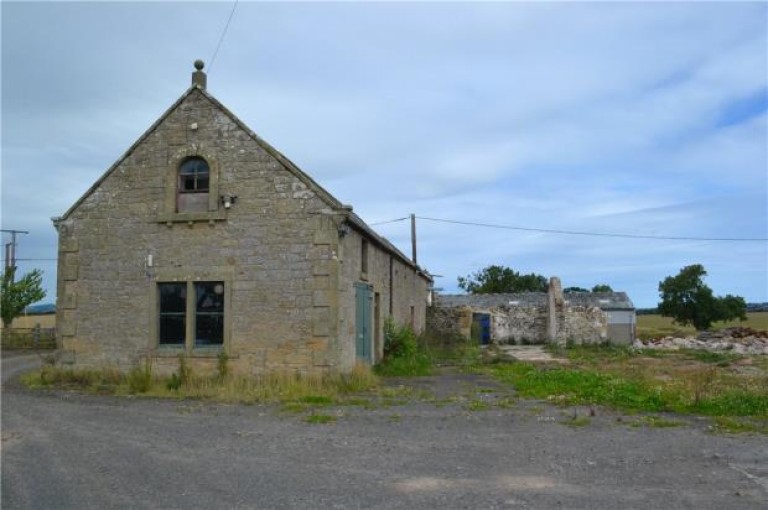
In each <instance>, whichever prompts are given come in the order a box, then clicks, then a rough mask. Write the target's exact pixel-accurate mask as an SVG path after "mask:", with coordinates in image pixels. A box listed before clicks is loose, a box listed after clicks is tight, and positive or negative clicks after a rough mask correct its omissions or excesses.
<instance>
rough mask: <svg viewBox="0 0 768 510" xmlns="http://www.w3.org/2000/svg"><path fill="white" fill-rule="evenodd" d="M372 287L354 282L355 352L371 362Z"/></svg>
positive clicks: (367, 361) (358, 356)
mask: <svg viewBox="0 0 768 510" xmlns="http://www.w3.org/2000/svg"><path fill="white" fill-rule="evenodd" d="M372 300H373V289H372V288H371V286H370V285H368V284H366V283H356V284H355V353H356V355H357V359H359V360H362V361H365V362H366V363H373V349H372V344H371V301H372Z"/></svg>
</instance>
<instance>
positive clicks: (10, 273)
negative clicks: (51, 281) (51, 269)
mask: <svg viewBox="0 0 768 510" xmlns="http://www.w3.org/2000/svg"><path fill="white" fill-rule="evenodd" d="M15 276H16V268H15V267H7V268H5V271H4V272H3V281H2V284H0V308H1V309H0V315H2V320H3V327H6V328H7V327H8V326H10V325H11V322H12V321H13V319H15V318H16V317H18V316H19V315H21V314H22V312H23V311H24V309H25V308H26V307H27V306H29V305H31V304H32V303H35V302H37V301H40V300H41V299H43V298H44V297H45V291H44V290H43V288H42V283H43V273H42V272H41V271H40V270H39V269H34V270H32V271H30V272H29V273H27V274H25V275H24V276H23V277H22V278H21V279H20V280H19V281H14V280H15Z"/></svg>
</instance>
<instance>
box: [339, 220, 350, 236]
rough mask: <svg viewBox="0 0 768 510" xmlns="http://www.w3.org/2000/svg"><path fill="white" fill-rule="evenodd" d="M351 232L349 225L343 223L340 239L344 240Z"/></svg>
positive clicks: (340, 226)
mask: <svg viewBox="0 0 768 510" xmlns="http://www.w3.org/2000/svg"><path fill="white" fill-rule="evenodd" d="M349 232H350V230H349V225H347V224H346V223H342V224H341V225H339V238H340V239H343V238H344V237H346V236H347V235H348V234H349Z"/></svg>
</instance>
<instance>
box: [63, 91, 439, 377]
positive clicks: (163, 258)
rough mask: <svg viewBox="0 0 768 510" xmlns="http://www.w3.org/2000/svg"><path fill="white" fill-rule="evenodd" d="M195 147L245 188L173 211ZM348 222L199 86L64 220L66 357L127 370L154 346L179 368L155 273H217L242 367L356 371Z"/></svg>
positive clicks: (165, 367)
mask: <svg viewBox="0 0 768 510" xmlns="http://www.w3.org/2000/svg"><path fill="white" fill-rule="evenodd" d="M191 155H199V156H202V157H204V158H206V160H208V162H209V165H210V166H211V181H212V182H211V189H212V190H215V192H216V193H217V194H218V195H221V194H233V195H237V197H238V198H237V202H236V203H235V204H234V205H233V206H232V208H231V209H229V210H224V209H223V208H222V207H221V206H220V205H218V203H217V202H218V196H217V197H215V200H214V202H215V204H214V205H213V206H212V207H211V210H209V211H208V212H203V213H196V214H189V213H187V214H184V213H175V210H174V203H173V197H174V193H175V191H174V190H175V179H176V177H175V176H176V172H177V170H178V165H179V164H180V162H181V161H182V160H183V159H184V158H185V157H188V156H191ZM169 186H170V187H171V189H169ZM169 196H170V197H171V198H170V199H169ZM340 221H341V216H340V214H339V211H338V210H337V209H334V208H332V207H330V206H329V205H328V202H327V201H326V200H323V199H321V197H319V196H318V195H317V193H316V192H315V191H314V190H313V189H312V188H311V187H310V186H308V185H307V184H306V183H305V182H303V181H302V180H301V179H299V178H297V177H296V176H295V175H294V174H292V173H291V172H290V171H288V170H287V169H286V168H285V167H284V166H283V165H282V164H281V162H279V161H278V160H276V159H275V158H274V157H273V156H272V155H271V154H269V153H268V152H267V151H265V150H264V149H262V148H261V147H260V146H259V145H258V144H257V143H256V142H255V141H254V140H253V138H252V137H251V136H249V134H248V133H247V132H245V131H243V130H242V129H240V127H239V126H238V125H237V124H236V123H235V122H233V120H232V119H231V118H230V117H229V116H227V115H226V114H225V113H224V112H223V111H222V110H221V109H219V108H217V107H215V105H214V104H213V103H211V102H210V101H209V100H208V99H207V98H206V97H205V96H204V95H203V94H202V93H200V92H197V91H194V92H192V93H191V94H190V95H189V96H187V97H186V98H185V99H184V100H183V102H182V103H181V104H180V105H178V107H177V108H175V109H174V110H173V111H171V112H170V114H169V115H168V116H167V117H166V118H165V119H164V120H163V121H162V122H161V123H160V124H159V125H158V126H157V127H156V128H155V129H154V130H153V131H152V132H151V133H150V134H149V135H148V136H147V137H146V138H145V139H144V140H143V141H142V142H141V143H140V144H139V145H138V146H137V147H135V148H134V149H133V151H132V152H131V153H130V154H129V155H128V157H127V158H125V159H124V160H123V161H122V163H121V164H120V165H119V166H118V167H117V168H116V169H115V170H114V171H112V172H111V173H110V174H109V175H108V176H106V178H104V180H103V181H101V182H100V183H99V184H98V186H97V188H96V189H95V190H94V191H93V192H92V193H90V194H89V195H87V197H86V198H85V199H84V200H83V201H82V202H81V203H80V204H79V205H78V206H77V207H76V208H75V209H74V210H73V211H72V213H71V214H70V215H69V216H68V217H67V218H66V219H65V220H63V221H61V222H60V224H59V235H60V239H59V275H60V277H59V282H58V303H57V304H58V307H57V323H58V324H59V335H60V337H59V343H60V347H61V349H62V353H63V359H64V360H66V361H69V362H72V363H75V364H76V365H77V366H82V367H96V366H103V365H114V366H117V367H119V368H121V369H127V368H129V367H131V366H133V365H135V364H136V363H137V362H139V361H140V360H142V359H144V358H145V357H146V356H148V355H149V356H150V357H152V358H153V359H154V362H155V364H156V367H157V369H158V370H160V371H171V370H175V369H176V368H177V365H178V357H179V355H180V354H182V352H180V351H178V350H174V349H166V348H161V349H159V348H158V347H157V323H158V317H157V306H158V305H157V287H156V286H157V283H158V282H161V281H180V282H181V281H205V280H209V281H213V280H215V281H219V280H220V281H224V282H225V287H226V300H225V329H224V337H225V339H224V349H225V350H226V352H227V353H228V354H229V356H230V357H231V361H230V365H231V366H232V368H233V370H234V371H237V372H241V373H260V372H264V371H269V370H276V369H288V370H299V371H332V370H345V369H348V368H349V364H350V362H349V349H350V345H351V348H352V349H354V342H353V341H350V340H349V338H348V332H349V328H348V324H349V315H348V313H347V312H346V310H348V307H349V295H348V290H349V289H351V287H352V281H354V278H352V277H351V275H350V274H348V271H347V269H348V267H350V266H351V265H352V264H347V263H346V262H347V261H344V262H345V264H343V265H342V260H343V259H342V258H340V257H339V253H340V250H341V246H340V243H339V237H338V233H337V228H338V225H339V223H340ZM347 242H350V241H346V240H345V246H346V244H347ZM371 251H372V253H375V252H376V250H371ZM149 255H151V256H152V265H151V266H149V265H148V256H149ZM375 257H377V262H376V264H381V263H382V262H381V261H380V260H378V259H379V258H381V255H380V254H377V255H375ZM386 264H387V270H386V273H385V274H387V275H388V262H387V263H386ZM377 268H378V266H377ZM400 270H401V271H405V270H404V269H400ZM376 274H377V276H376V278H377V280H376V281H374V286H375V287H376V288H377V289H379V290H377V292H379V291H381V292H382V294H383V293H384V290H383V289H386V288H387V285H386V284H385V282H383V281H380V280H379V278H380V276H378V275H379V271H378V269H377V271H376ZM404 278H405V280H406V281H405V285H406V286H407V285H408V281H407V279H408V275H407V274H406V275H405V276H404ZM411 286H412V287H414V286H417V285H416V284H414V283H412V284H411ZM396 288H399V285H398V286H396ZM425 295H426V294H425ZM387 299H388V298H387ZM387 299H385V298H384V296H383V295H382V303H387ZM352 302H354V295H352ZM399 306H400V307H405V306H408V305H406V304H401V305H399ZM417 306H418V304H417ZM340 308H341V309H342V310H344V311H345V313H344V314H342V317H343V318H342V320H341V321H339V320H337V319H338V317H339V309H340ZM422 310H423V308H422ZM397 315H398V316H399V317H400V318H402V310H401V308H398V310H397ZM417 316H419V314H418V313H417ZM420 316H421V317H423V314H422V315H420ZM352 317H354V315H353V316H352ZM421 320H422V321H423V319H421ZM420 326H421V327H423V323H422V324H420ZM183 354H185V355H186V356H188V357H189V360H190V362H191V363H192V365H193V367H195V366H197V367H199V369H200V370H210V369H212V367H213V365H214V364H215V355H216V353H215V352H210V351H206V350H204V349H191V348H190V349H187V350H185V351H184V352H183Z"/></svg>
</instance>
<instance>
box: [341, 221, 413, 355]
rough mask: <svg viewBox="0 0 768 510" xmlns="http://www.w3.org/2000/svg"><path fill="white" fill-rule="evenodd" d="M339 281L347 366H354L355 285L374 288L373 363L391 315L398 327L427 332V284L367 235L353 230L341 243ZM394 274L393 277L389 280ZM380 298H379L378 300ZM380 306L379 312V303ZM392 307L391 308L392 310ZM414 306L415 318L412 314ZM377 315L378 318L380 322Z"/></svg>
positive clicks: (379, 350)
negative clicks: (364, 250) (364, 254)
mask: <svg viewBox="0 0 768 510" xmlns="http://www.w3.org/2000/svg"><path fill="white" fill-rule="evenodd" d="M363 239H366V240H367V241H368V249H367V253H368V264H367V271H365V272H363V271H362V267H363V264H362V242H363ZM339 257H340V267H341V270H340V271H341V274H340V278H339V281H340V283H339V303H340V304H339V312H340V314H339V343H340V345H342V346H343V347H342V353H341V359H342V360H343V362H342V364H343V366H345V367H348V366H353V365H354V363H355V320H356V317H355V288H354V284H355V283H356V282H362V283H367V284H369V285H371V286H372V287H373V293H374V302H373V304H372V308H371V311H372V318H371V328H372V332H373V333H372V341H373V343H374V349H373V350H374V353H375V356H374V361H379V360H381V358H382V356H383V349H384V331H383V327H384V321H385V320H386V318H387V317H389V316H392V318H393V319H394V321H395V322H396V323H397V324H411V319H412V318H413V326H414V330H415V331H416V332H417V333H419V332H421V331H423V330H424V327H425V323H426V308H427V289H428V283H427V281H426V280H425V279H424V278H423V277H422V276H420V275H419V274H418V273H417V272H416V270H415V269H414V268H413V267H411V266H410V265H408V264H406V263H405V262H403V261H402V260H400V259H399V258H398V257H396V256H394V255H392V254H391V253H389V252H388V251H386V250H384V249H383V248H382V247H381V246H379V245H378V244H377V243H376V242H375V241H374V240H373V239H370V238H368V237H367V236H366V235H365V234H364V233H362V232H360V231H358V230H356V229H354V228H353V229H351V231H350V232H349V234H347V235H346V236H345V237H344V238H343V241H342V244H341V247H340V252H339ZM390 275H391V278H390ZM377 296H378V297H377ZM377 303H378V311H377V306H376V304H377ZM390 304H391V309H390ZM411 307H413V315H412V314H411ZM377 314H378V319H377Z"/></svg>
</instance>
